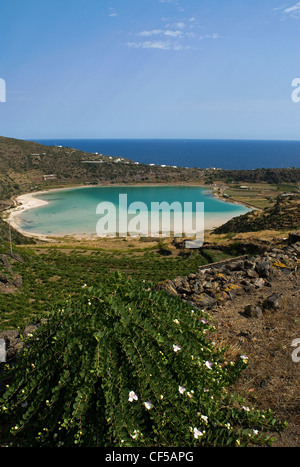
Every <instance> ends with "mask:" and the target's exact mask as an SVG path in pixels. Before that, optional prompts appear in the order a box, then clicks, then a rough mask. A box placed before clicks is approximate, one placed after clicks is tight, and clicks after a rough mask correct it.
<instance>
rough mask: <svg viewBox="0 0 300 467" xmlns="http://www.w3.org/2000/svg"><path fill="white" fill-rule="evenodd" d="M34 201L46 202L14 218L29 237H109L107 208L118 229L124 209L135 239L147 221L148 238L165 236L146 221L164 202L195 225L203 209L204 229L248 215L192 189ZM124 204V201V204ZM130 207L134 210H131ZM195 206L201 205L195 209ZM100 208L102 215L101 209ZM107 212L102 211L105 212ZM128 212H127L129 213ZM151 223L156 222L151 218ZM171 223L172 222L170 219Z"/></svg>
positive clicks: (97, 190) (50, 195) (100, 190)
mask: <svg viewBox="0 0 300 467" xmlns="http://www.w3.org/2000/svg"><path fill="white" fill-rule="evenodd" d="M120 195H122V197H121V198H122V200H123V201H122V203H120V199H121V198H120ZM35 197H36V198H38V199H40V200H42V201H44V202H45V201H46V202H47V204H44V205H43V206H40V207H36V208H34V209H29V210H25V211H24V212H22V213H21V214H20V215H19V217H18V224H19V227H20V228H21V229H22V230H24V231H26V232H27V233H29V234H34V233H36V234H44V235H76V234H77V235H83V234H86V235H97V234H98V236H106V233H107V234H109V233H110V231H109V224H110V222H107V223H106V226H105V227H107V230H106V231H103V235H99V224H101V225H102V226H104V219H105V216H107V219H108V214H109V209H110V207H111V206H115V215H116V222H117V223H118V222H119V220H120V218H121V216H123V217H122V219H124V215H125V211H126V209H127V220H128V226H129V227H130V230H131V231H133V230H134V229H133V228H132V226H134V225H135V226H136V234H139V233H140V232H141V229H145V228H147V225H146V224H147V219H148V221H149V222H148V233H150V234H151V233H152V234H154V235H155V234H158V233H159V232H161V231H163V233H165V231H166V230H165V225H164V226H162V224H161V223H160V224H159V225H158V224H157V223H156V224H155V222H154V221H153V222H152V224H151V220H150V218H151V215H152V214H153V211H154V210H153V207H154V204H152V203H162V202H165V203H168V205H169V206H171V204H172V203H174V202H177V204H176V206H177V207H178V206H179V207H180V208H181V210H182V215H183V216H184V215H185V214H187V216H186V217H187V218H188V213H191V215H192V218H193V219H194V223H195V221H196V219H197V216H198V214H197V211H196V209H197V206H198V208H199V207H200V208H201V207H203V208H204V229H211V228H213V227H217V226H218V225H221V224H223V223H225V222H226V221H227V220H229V219H231V218H232V217H236V216H239V215H241V214H244V213H246V212H248V211H249V209H248V208H246V207H244V206H241V205H238V204H233V203H229V202H224V201H221V200H219V199H217V198H216V197H214V196H213V195H212V193H211V191H209V190H207V189H204V188H201V187H196V186H132V187H128V186H126V187H125V186H124V187H118V186H109V187H84V188H71V189H63V190H53V191H49V192H45V193H41V194H36V195H35ZM124 200H126V204H125V203H124ZM103 203H112V204H103ZM132 203H138V204H134V205H133V204H132ZM185 203H187V204H185ZM196 203H203V204H198V205H197V204H196ZM99 205H100V206H101V209H99V207H98V206H99ZM174 206H175V205H174ZM97 207H98V213H97ZM105 207H106V210H105V209H104V208H105ZM128 207H131V211H132V212H131V213H130V211H129V210H128ZM108 208H109V209H108ZM100 211H101V212H100ZM145 212H146V213H147V216H146V214H145ZM176 212H177V211H176ZM101 213H102V214H101ZM145 216H146V217H145ZM152 217H153V218H154V216H152ZM198 218H199V217H198ZM171 219H173V218H172V216H171ZM178 219H180V218H179V217H175V215H174V220H173V221H172V222H173V223H172V225H171V227H172V228H171V231H173V228H174V226H175V223H176V222H177V221H178ZM138 220H139V222H138ZM156 220H157V218H156ZM141 224H143V225H141ZM150 225H151V232H150ZM97 226H98V231H97ZM153 226H154V227H153ZM180 227H182V225H180ZM194 228H195V224H194ZM117 229H118V225H117ZM117 231H118V230H117ZM183 232H185V233H187V234H188V233H190V232H191V231H190V230H189V231H185V230H183ZM192 232H193V231H192Z"/></svg>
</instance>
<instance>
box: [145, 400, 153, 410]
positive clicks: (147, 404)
mask: <svg viewBox="0 0 300 467" xmlns="http://www.w3.org/2000/svg"><path fill="white" fill-rule="evenodd" d="M144 406H145V407H146V409H147V410H150V409H152V407H153V404H152V402H151V401H147V402H144Z"/></svg>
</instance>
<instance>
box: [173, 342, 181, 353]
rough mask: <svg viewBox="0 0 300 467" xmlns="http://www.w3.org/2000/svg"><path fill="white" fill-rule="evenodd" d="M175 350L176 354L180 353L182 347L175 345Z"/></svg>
mask: <svg viewBox="0 0 300 467" xmlns="http://www.w3.org/2000/svg"><path fill="white" fill-rule="evenodd" d="M173 350H174V352H178V351H179V350H181V347H180V346H179V345H175V344H173Z"/></svg>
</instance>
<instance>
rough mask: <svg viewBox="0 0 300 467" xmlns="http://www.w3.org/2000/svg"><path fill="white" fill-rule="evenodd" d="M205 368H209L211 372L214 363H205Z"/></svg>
mask: <svg viewBox="0 0 300 467" xmlns="http://www.w3.org/2000/svg"><path fill="white" fill-rule="evenodd" d="M205 366H207V368H208V369H209V370H211V369H212V363H211V362H209V361H208V360H207V361H206V362H205Z"/></svg>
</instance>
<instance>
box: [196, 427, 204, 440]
mask: <svg viewBox="0 0 300 467" xmlns="http://www.w3.org/2000/svg"><path fill="white" fill-rule="evenodd" d="M199 436H203V433H202V431H200V430H198V428H194V438H196V439H198V438H199Z"/></svg>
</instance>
